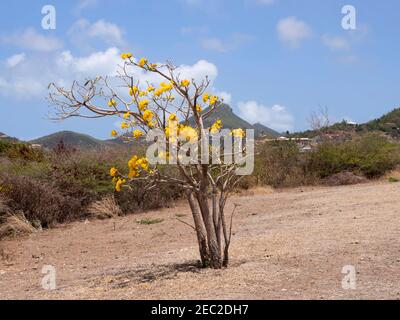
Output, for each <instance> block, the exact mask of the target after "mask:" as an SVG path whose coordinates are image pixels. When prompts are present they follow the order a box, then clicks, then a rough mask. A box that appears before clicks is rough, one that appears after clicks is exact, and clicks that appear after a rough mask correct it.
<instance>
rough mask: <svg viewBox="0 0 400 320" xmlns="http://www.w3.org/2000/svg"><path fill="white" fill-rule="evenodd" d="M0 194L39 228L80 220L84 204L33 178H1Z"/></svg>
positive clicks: (6, 176)
mask: <svg viewBox="0 0 400 320" xmlns="http://www.w3.org/2000/svg"><path fill="white" fill-rule="evenodd" d="M0 185H1V186H2V189H1V193H2V195H3V196H4V197H6V198H7V199H10V200H11V201H10V203H9V205H10V207H11V208H12V210H14V211H21V212H23V213H24V216H25V218H26V219H27V220H28V221H30V222H31V223H33V224H34V225H36V226H42V227H50V226H52V225H54V224H56V223H57V222H66V221H70V220H74V219H78V218H81V217H82V216H83V213H84V203H83V201H82V200H81V199H79V198H73V197H71V196H68V195H64V194H62V192H60V190H58V189H57V188H54V186H52V185H50V184H47V183H43V182H41V181H37V180H35V179H32V178H30V177H19V176H10V175H7V174H3V175H2V176H1V177H0Z"/></svg>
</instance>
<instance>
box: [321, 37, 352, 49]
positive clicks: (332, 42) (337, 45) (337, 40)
mask: <svg viewBox="0 0 400 320" xmlns="http://www.w3.org/2000/svg"><path fill="white" fill-rule="evenodd" d="M322 43H323V44H324V45H325V46H327V47H328V48H329V49H331V50H348V49H350V43H349V41H347V39H346V38H344V37H339V36H330V35H327V34H324V35H323V36H322Z"/></svg>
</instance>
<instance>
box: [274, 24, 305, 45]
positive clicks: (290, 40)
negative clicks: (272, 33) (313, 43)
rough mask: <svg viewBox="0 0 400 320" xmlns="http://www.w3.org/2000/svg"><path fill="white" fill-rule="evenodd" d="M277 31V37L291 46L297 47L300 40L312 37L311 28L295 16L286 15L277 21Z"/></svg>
mask: <svg viewBox="0 0 400 320" xmlns="http://www.w3.org/2000/svg"><path fill="white" fill-rule="evenodd" d="M276 28H277V32H278V36H279V39H280V40H281V41H282V42H284V43H285V44H287V45H289V46H290V47H291V48H297V47H299V46H300V45H301V43H302V41H304V40H307V39H309V38H311V37H312V34H313V32H312V29H311V28H310V27H309V26H308V24H307V23H305V22H304V21H301V20H299V19H297V18H296V17H288V18H285V19H282V20H280V21H279V22H278V25H277V27H276Z"/></svg>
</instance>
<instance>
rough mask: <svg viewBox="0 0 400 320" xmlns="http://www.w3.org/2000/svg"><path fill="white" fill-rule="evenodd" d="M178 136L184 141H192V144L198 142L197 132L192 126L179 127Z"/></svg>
mask: <svg viewBox="0 0 400 320" xmlns="http://www.w3.org/2000/svg"><path fill="white" fill-rule="evenodd" d="M178 134H179V136H180V137H181V138H182V139H185V140H186V141H190V142H191V143H195V142H197V139H198V134H197V131H196V129H194V128H193V127H191V126H185V125H179V127H178Z"/></svg>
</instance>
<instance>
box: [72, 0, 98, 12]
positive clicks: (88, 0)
mask: <svg viewBox="0 0 400 320" xmlns="http://www.w3.org/2000/svg"><path fill="white" fill-rule="evenodd" d="M98 2H99V1H98V0H79V1H78V4H77V5H76V7H75V13H76V14H80V13H81V12H82V11H83V10H85V9H87V8H91V7H95V6H96V5H97V4H98Z"/></svg>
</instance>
